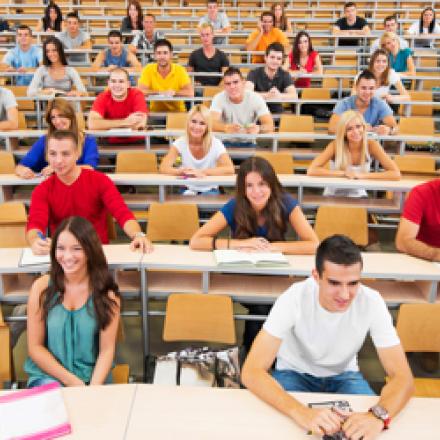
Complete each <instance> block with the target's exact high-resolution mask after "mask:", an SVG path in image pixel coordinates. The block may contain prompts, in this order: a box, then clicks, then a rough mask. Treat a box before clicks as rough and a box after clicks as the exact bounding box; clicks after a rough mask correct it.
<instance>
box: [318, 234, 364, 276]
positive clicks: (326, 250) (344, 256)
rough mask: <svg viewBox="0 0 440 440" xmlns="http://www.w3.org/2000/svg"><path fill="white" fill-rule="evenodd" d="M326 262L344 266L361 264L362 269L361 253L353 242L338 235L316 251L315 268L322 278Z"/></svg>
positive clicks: (344, 236) (322, 243) (330, 238)
mask: <svg viewBox="0 0 440 440" xmlns="http://www.w3.org/2000/svg"><path fill="white" fill-rule="evenodd" d="M326 261H330V262H331V263H335V264H340V265H342V266H351V265H353V264H356V263H360V265H361V268H362V255H361V251H360V250H359V248H358V247H357V246H356V244H355V243H354V242H353V240H352V239H351V238H348V237H347V236H346V235H339V234H336V235H332V236H330V237H327V238H326V239H324V240H323V241H321V244H320V245H319V246H318V249H317V250H316V257H315V267H316V270H317V271H318V274H319V276H320V277H321V276H322V273H323V272H324V263H325V262H326Z"/></svg>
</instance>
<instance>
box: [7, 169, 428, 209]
mask: <svg viewBox="0 0 440 440" xmlns="http://www.w3.org/2000/svg"><path fill="white" fill-rule="evenodd" d="M108 176H109V178H110V179H111V180H112V181H113V182H114V183H115V184H116V185H130V186H148V187H154V188H157V193H148V194H146V193H143V192H142V193H137V194H127V195H124V198H125V201H126V203H127V204H128V206H129V207H130V208H131V209H134V210H139V209H146V208H147V207H148V206H149V205H150V204H151V203H153V202H159V203H164V202H177V203H194V204H196V205H197V206H198V207H199V208H200V209H204V210H209V211H213V210H216V209H219V208H220V207H221V206H222V205H223V204H224V203H226V201H227V200H228V199H229V198H230V196H229V195H219V196H215V195H210V196H209V195H208V196H203V195H197V196H182V195H176V194H173V193H172V191H170V190H172V189H173V187H182V186H185V185H187V184H189V185H197V184H201V185H207V184H211V185H213V186H219V185H220V186H223V187H225V188H231V189H232V188H234V187H235V180H236V176H235V175H232V176H207V177H203V178H190V179H182V178H180V177H178V176H169V175H164V174H154V173H151V174H147V173H145V174H136V173H110V174H108ZM435 177H436V174H433V175H427V176H426V177H425V176H422V177H404V178H403V179H402V180H397V181H390V180H369V179H347V178H342V177H334V178H329V177H316V176H307V175H303V174H280V175H279V179H280V182H281V184H282V185H283V187H284V188H289V190H291V189H294V190H296V197H297V199H298V201H299V203H300V205H301V206H302V207H303V209H316V208H317V207H318V206H320V205H324V204H327V205H335V204H338V205H344V206H364V207H366V208H367V209H368V211H369V212H374V213H388V214H389V213H395V214H399V213H400V212H401V211H402V208H403V200H404V195H405V193H407V192H409V191H410V190H411V189H412V188H413V187H414V186H416V185H418V184H420V183H422V182H424V181H426V179H429V178H435ZM41 181H42V178H41V177H38V178H34V179H22V178H20V177H18V176H16V175H14V174H0V203H1V202H5V201H10V200H15V201H22V202H25V203H28V200H29V199H28V197H27V195H26V196H25V198H23V196H22V195H20V193H17V194H13V193H12V188H13V187H17V186H19V187H29V188H30V187H33V186H35V185H37V184H38V183H40V182H41ZM324 188H343V189H365V190H367V191H390V192H393V193H395V198H394V199H380V198H365V199H356V198H355V199H353V198H347V197H345V198H344V197H336V198H334V197H325V196H320V195H316V194H305V192H306V191H307V190H308V189H324Z"/></svg>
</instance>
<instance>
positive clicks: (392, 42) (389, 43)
mask: <svg viewBox="0 0 440 440" xmlns="http://www.w3.org/2000/svg"><path fill="white" fill-rule="evenodd" d="M382 46H383V48H384V49H385V50H387V51H388V52H391V53H392V54H395V53H396V52H398V51H399V44H398V43H397V40H396V39H394V38H385V39H384V40H383V45H382Z"/></svg>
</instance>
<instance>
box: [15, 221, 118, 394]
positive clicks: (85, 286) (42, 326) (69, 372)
mask: <svg viewBox="0 0 440 440" xmlns="http://www.w3.org/2000/svg"><path fill="white" fill-rule="evenodd" d="M50 256H51V269H50V272H49V274H48V275H43V276H42V277H41V278H38V279H37V280H36V281H35V282H34V284H33V285H32V288H31V291H30V294H29V300H28V312H27V313H28V320H27V330H28V331H27V337H28V352H29V357H28V358H27V360H26V362H25V365H24V369H25V371H26V373H27V374H28V376H29V379H28V387H35V386H39V385H44V384H46V383H50V382H59V383H60V384H62V385H64V386H85V385H102V384H104V383H109V382H111V373H110V370H111V368H112V363H113V358H114V355H115V346H116V336H117V331H118V325H119V319H120V308H121V299H120V293H119V288H118V285H117V284H116V283H115V281H114V280H113V277H112V275H111V274H110V271H109V269H108V265H107V261H106V259H105V255H104V252H103V249H102V245H101V242H100V240H99V237H98V234H97V233H96V231H95V229H94V228H93V226H92V224H91V223H90V222H89V221H87V220H85V219H84V218H82V217H69V218H67V219H65V220H63V222H61V223H60V225H59V226H58V228H57V230H56V231H55V234H54V236H53V239H52V244H51V250H50Z"/></svg>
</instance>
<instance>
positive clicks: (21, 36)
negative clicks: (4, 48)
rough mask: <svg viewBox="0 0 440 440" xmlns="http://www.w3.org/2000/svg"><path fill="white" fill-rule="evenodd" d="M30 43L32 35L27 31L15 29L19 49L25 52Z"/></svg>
mask: <svg viewBox="0 0 440 440" xmlns="http://www.w3.org/2000/svg"><path fill="white" fill-rule="evenodd" d="M31 42H32V35H31V33H30V32H29V29H17V44H18V45H19V46H20V48H21V49H23V50H27V48H29V46H30V45H31Z"/></svg>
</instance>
